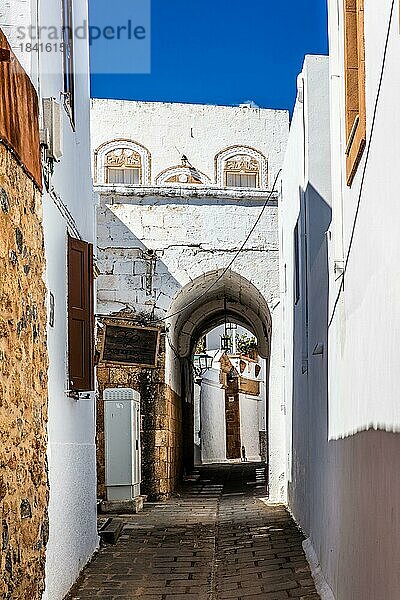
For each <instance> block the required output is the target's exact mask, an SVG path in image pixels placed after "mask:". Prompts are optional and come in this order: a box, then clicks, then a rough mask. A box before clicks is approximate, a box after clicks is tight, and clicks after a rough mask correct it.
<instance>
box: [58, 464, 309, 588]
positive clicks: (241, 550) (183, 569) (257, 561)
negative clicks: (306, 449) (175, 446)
mask: <svg viewBox="0 0 400 600" xmlns="http://www.w3.org/2000/svg"><path fill="white" fill-rule="evenodd" d="M258 466H259V465H258ZM255 475H256V473H255V465H249V464H246V465H232V466H231V465H229V466H228V467H226V466H224V467H221V468H220V469H212V468H208V469H206V468H202V469H201V480H200V481H199V482H197V483H193V484H191V485H187V486H186V487H185V489H184V490H183V492H182V493H181V495H180V496H177V497H175V498H173V499H171V500H169V501H168V502H163V503H147V504H146V505H145V509H144V511H143V512H142V513H140V514H139V515H130V516H124V517H123V520H124V523H125V526H124V530H123V533H122V535H121V537H120V538H119V540H118V542H117V544H116V545H115V546H103V547H102V548H101V549H100V551H99V553H98V554H97V556H96V558H95V560H94V561H93V562H92V563H91V564H90V565H89V566H88V567H87V568H86V569H85V571H84V572H83V574H82V576H81V578H80V580H79V582H78V584H77V585H76V586H75V587H74V588H73V590H72V591H71V593H70V595H69V596H68V600H78V599H79V600H87V599H88V598H102V600H117V599H119V598H120V599H122V598H125V599H127V598H132V599H133V598H143V599H144V600H173V599H182V600H183V599H184V598H185V600H191V599H196V600H225V599H227V600H228V599H231V598H232V599H237V600H240V599H243V600H252V599H254V600H286V599H288V598H295V599H296V600H319V596H318V594H317V593H316V591H315V587H314V583H313V579H312V578H311V574H310V570H309V567H308V564H307V561H306V559H305V556H304V553H303V550H302V546H301V542H302V540H303V537H302V535H301V533H300V532H299V531H298V529H297V528H296V526H295V524H294V522H293V520H292V519H291V517H290V515H289V514H288V512H287V511H286V509H285V508H284V507H283V506H268V505H267V504H266V503H265V500H264V501H263V500H260V498H263V496H265V487H264V486H263V485H260V484H259V483H258V484H257V483H256V476H255Z"/></svg>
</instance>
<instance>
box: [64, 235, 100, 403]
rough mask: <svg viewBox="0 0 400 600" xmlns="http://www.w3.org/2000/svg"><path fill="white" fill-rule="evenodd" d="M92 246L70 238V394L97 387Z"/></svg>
mask: <svg viewBox="0 0 400 600" xmlns="http://www.w3.org/2000/svg"><path fill="white" fill-rule="evenodd" d="M93 325H94V315H93V246H92V244H88V243H87V242H82V241H81V240H76V239H74V238H71V237H68V358H69V361H68V362H69V386H70V389H71V390H76V391H88V390H92V389H93V387H94V373H93V371H94V365H93V353H94V339H93Z"/></svg>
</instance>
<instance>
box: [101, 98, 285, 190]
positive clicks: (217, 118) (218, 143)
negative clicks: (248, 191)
mask: <svg viewBox="0 0 400 600" xmlns="http://www.w3.org/2000/svg"><path fill="white" fill-rule="evenodd" d="M91 114H92V117H91V118H92V149H93V150H94V151H95V150H96V149H98V148H99V147H100V146H101V145H102V144H104V143H105V142H109V141H112V140H115V139H121V138H122V139H129V140H133V141H135V142H137V143H139V144H142V145H143V146H145V147H146V148H147V149H148V150H149V151H150V153H151V181H150V183H152V184H154V183H155V179H156V177H157V175H159V174H160V173H161V172H162V171H164V169H167V168H169V167H173V166H177V165H180V164H181V157H182V155H183V154H185V155H186V156H187V158H188V159H189V161H190V163H191V164H192V165H193V167H195V168H196V169H198V170H199V171H201V172H202V173H204V174H205V175H206V176H207V177H208V178H209V179H210V182H211V184H212V183H215V156H216V155H217V153H219V152H221V151H222V150H225V149H226V148H228V147H230V146H236V145H245V146H249V147H252V148H255V149H256V150H258V151H259V152H261V153H262V154H264V156H265V157H266V158H267V160H268V164H269V171H270V175H269V182H270V184H272V183H273V179H274V177H275V175H276V173H277V170H278V169H279V168H280V166H281V165H282V161H283V156H284V152H285V147H286V139H287V129H288V113H287V111H284V110H267V109H259V108H250V107H243V108H239V107H231V106H208V105H197V104H179V103H176V104H171V103H163V102H132V101H126V100H98V99H96V100H92V111H91Z"/></svg>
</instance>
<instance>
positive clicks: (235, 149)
mask: <svg viewBox="0 0 400 600" xmlns="http://www.w3.org/2000/svg"><path fill="white" fill-rule="evenodd" d="M239 157H248V158H249V159H252V160H253V161H257V163H258V173H259V181H258V187H259V188H261V189H266V188H267V187H268V161H267V158H266V157H265V156H264V154H263V153H262V152H260V151H259V150H256V149H255V148H252V147H251V146H230V147H229V148H225V150H221V152H219V153H218V154H217V155H216V157H215V181H216V184H217V185H218V186H219V187H225V165H226V163H227V162H228V161H230V160H233V159H235V158H239Z"/></svg>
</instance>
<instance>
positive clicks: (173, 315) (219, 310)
mask: <svg viewBox="0 0 400 600" xmlns="http://www.w3.org/2000/svg"><path fill="white" fill-rule="evenodd" d="M225 303H226V316H227V318H228V319H229V320H230V321H232V322H234V323H238V324H240V325H243V326H245V327H246V328H248V329H249V330H250V331H251V332H252V333H253V334H254V335H255V336H256V338H257V340H258V351H259V354H260V356H261V357H262V358H269V356H270V341H271V331H272V327H271V313H270V310H269V307H268V304H267V301H266V300H265V298H264V297H263V296H262V294H261V293H260V292H259V291H258V289H257V288H256V287H255V286H254V285H253V284H252V283H251V282H250V281H248V280H247V279H246V278H245V277H243V276H242V275H239V274H238V273H236V272H234V271H231V270H228V271H226V272H224V270H223V269H220V270H216V271H211V272H209V273H205V274H204V275H201V276H199V277H197V278H196V279H194V280H193V281H191V282H190V283H188V284H186V285H185V286H184V287H183V288H182V289H181V290H180V291H179V292H178V293H177V295H176V296H175V298H174V300H173V302H172V304H171V306H170V310H169V315H170V316H169V317H168V316H167V319H166V321H167V327H168V329H169V330H170V332H171V333H172V338H173V345H174V348H175V349H176V351H177V353H178V355H179V356H180V357H181V358H188V357H190V355H191V353H192V351H193V344H194V343H195V342H196V340H197V339H198V337H199V336H200V335H202V334H204V333H205V332H206V331H209V330H211V329H212V328H213V327H216V326H217V325H220V324H221V323H223V322H224V320H225Z"/></svg>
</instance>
